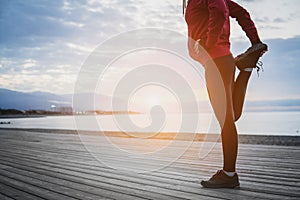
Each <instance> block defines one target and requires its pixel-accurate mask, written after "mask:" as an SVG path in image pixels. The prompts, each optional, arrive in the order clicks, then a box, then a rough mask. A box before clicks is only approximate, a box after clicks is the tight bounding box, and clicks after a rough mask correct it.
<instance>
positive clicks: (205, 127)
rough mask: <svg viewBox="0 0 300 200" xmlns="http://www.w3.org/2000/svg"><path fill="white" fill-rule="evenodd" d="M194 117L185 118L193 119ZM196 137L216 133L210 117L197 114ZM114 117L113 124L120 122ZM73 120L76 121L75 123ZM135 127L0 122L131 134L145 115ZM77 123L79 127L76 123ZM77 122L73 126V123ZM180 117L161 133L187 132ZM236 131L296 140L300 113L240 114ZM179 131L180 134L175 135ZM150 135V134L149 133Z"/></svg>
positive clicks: (107, 121)
mask: <svg viewBox="0 0 300 200" xmlns="http://www.w3.org/2000/svg"><path fill="white" fill-rule="evenodd" d="M193 115H194V114H190V115H187V116H186V117H189V116H190V117H191V118H192V117H194V116H193ZM198 116H199V123H198V124H199V126H198V128H197V130H196V132H198V133H207V132H209V133H218V132H219V131H220V130H219V127H218V125H217V122H216V120H215V118H214V116H212V115H211V114H199V115H198ZM122 117H126V116H118V117H117V120H119V121H120V120H121V121H122ZM154 117H155V115H154ZM75 118H76V119H77V120H75ZM130 119H131V121H132V123H133V124H134V125H135V126H136V127H138V128H139V129H135V127H121V126H120V124H122V123H118V121H117V120H116V118H115V117H113V116H112V115H101V116H100V115H98V116H76V117H74V116H51V117H43V118H18V119H0V121H1V122H10V124H8V123H7V124H0V127H10V128H47V129H80V130H97V131H99V130H103V131H135V130H140V129H141V128H143V127H147V126H149V124H151V121H152V119H151V116H149V115H130ZM78 120H79V121H80V123H78ZM76 121H77V123H76ZM181 122H182V119H181V117H180V115H176V114H168V115H167V116H166V121H165V123H164V126H163V127H162V128H161V131H162V132H190V130H188V129H186V130H184V129H182V128H181ZM237 127H238V130H239V133H240V134H263V135H299V136H300V133H299V131H300V112H249V113H244V115H243V116H242V118H241V119H240V120H239V121H238V123H237ZM179 130H180V131H179ZM149 132H151V131H149Z"/></svg>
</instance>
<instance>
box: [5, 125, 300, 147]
mask: <svg viewBox="0 0 300 200" xmlns="http://www.w3.org/2000/svg"><path fill="white" fill-rule="evenodd" d="M0 130H7V131H26V132H39V133H45V134H78V132H77V130H65V129H39V128H0ZM85 134H86V135H97V136H105V137H121V138H135V137H133V136H132V135H134V134H138V135H139V136H140V137H139V138H147V139H148V138H149V139H159V140H182V141H186V140H193V141H205V142H221V137H220V134H211V133H210V134H205V133H196V134H193V133H181V134H177V133H173V132H163V133H158V134H154V135H153V134H151V133H129V134H128V133H124V132H118V131H102V132H99V131H81V130H80V135H85ZM148 135H153V136H151V137H147V136H148ZM239 143H240V144H260V145H282V146H300V136H284V135H239Z"/></svg>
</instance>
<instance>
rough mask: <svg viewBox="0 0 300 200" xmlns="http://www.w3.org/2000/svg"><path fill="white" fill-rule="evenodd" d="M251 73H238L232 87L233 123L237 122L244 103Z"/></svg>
mask: <svg viewBox="0 0 300 200" xmlns="http://www.w3.org/2000/svg"><path fill="white" fill-rule="evenodd" d="M251 73H252V72H246V71H240V73H239V75H238V77H237V79H236V81H235V83H234V85H233V97H232V98H233V108H234V116H235V121H237V120H239V119H240V117H241V115H242V111H243V107H244V102H245V96H246V90H247V86H248V81H249V78H250V76H251Z"/></svg>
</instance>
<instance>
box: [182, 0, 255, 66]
mask: <svg viewBox="0 0 300 200" xmlns="http://www.w3.org/2000/svg"><path fill="white" fill-rule="evenodd" d="M229 16H230V17H233V18H235V19H236V20H237V22H238V23H239V25H240V26H241V27H242V29H243V30H244V32H245V33H246V35H247V37H248V38H249V39H250V41H251V42H252V43H255V42H257V41H260V39H259V36H258V33H257V30H256V28H255V25H254V23H253V21H252V20H251V18H250V15H249V13H248V12H247V10H245V9H244V8H243V7H241V6H240V5H238V4H237V3H235V2H233V1H231V0H190V1H189V3H188V5H187V8H186V14H185V20H186V22H187V25H188V36H189V42H188V47H189V53H190V55H191V57H192V58H194V59H195V60H197V61H199V62H201V63H202V64H205V63H206V62H207V61H208V60H209V59H214V58H217V57H221V56H225V55H230V54H231V52H230V41H229V36H230V21H229ZM198 39H200V40H201V42H200V43H201V44H203V46H204V48H205V49H206V50H207V52H208V54H209V55H210V57H211V58H209V57H208V56H205V53H204V52H200V54H199V53H198V54H197V55H196V54H195V52H194V41H196V40H198ZM202 51H203V50H202ZM201 55H202V56H201Z"/></svg>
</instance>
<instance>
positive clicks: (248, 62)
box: [235, 43, 268, 70]
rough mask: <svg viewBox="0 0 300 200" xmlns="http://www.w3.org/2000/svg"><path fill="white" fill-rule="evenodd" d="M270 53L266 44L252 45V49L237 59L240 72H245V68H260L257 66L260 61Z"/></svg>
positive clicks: (236, 62)
mask: <svg viewBox="0 0 300 200" xmlns="http://www.w3.org/2000/svg"><path fill="white" fill-rule="evenodd" d="M267 51H268V46H267V45H266V44H264V43H257V44H254V45H252V46H251V47H250V48H248V49H247V51H245V53H242V54H240V55H238V56H237V57H235V64H236V66H237V67H238V68H239V70H243V69H245V68H258V70H260V67H259V66H257V65H256V64H257V63H258V59H259V58H260V57H261V56H262V55H263V54H264V53H265V52H267Z"/></svg>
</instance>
